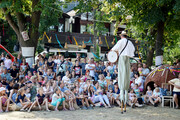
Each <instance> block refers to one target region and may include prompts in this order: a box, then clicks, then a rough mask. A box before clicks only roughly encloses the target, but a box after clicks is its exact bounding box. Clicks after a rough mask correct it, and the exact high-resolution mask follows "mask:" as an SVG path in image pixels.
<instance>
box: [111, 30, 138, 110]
mask: <svg viewBox="0 0 180 120" xmlns="http://www.w3.org/2000/svg"><path fill="white" fill-rule="evenodd" d="M120 37H121V39H120V40H119V41H118V42H117V43H116V45H115V46H114V47H113V48H112V50H113V51H118V53H119V60H118V85H119V89H120V90H121V91H120V93H121V95H120V99H121V101H123V102H124V104H126V102H127V100H128V89H129V84H130V61H129V57H133V56H134V51H135V47H134V45H133V44H132V42H131V41H129V40H127V34H126V32H125V31H122V33H121V34H120ZM124 93H125V96H124ZM123 102H122V103H123ZM121 112H123V111H122V109H121Z"/></svg>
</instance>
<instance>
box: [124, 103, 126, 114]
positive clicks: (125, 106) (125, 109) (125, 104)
mask: <svg viewBox="0 0 180 120" xmlns="http://www.w3.org/2000/svg"><path fill="white" fill-rule="evenodd" d="M124 112H126V103H125V104H124Z"/></svg>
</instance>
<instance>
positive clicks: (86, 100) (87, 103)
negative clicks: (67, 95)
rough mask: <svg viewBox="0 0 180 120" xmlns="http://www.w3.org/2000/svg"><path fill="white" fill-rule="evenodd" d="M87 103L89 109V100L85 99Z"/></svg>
mask: <svg viewBox="0 0 180 120" xmlns="http://www.w3.org/2000/svg"><path fill="white" fill-rule="evenodd" d="M85 102H86V105H87V107H89V102H88V99H87V98H85Z"/></svg>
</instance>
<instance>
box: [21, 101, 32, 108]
mask: <svg viewBox="0 0 180 120" xmlns="http://www.w3.org/2000/svg"><path fill="white" fill-rule="evenodd" d="M30 104H31V103H30V102H26V103H25V105H24V106H23V107H22V108H21V109H20V110H24V109H25V108H26V107H27V106H29V105H30Z"/></svg>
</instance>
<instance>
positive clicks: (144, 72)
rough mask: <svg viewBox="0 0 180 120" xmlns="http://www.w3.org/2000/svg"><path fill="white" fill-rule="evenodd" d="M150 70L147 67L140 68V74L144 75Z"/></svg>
mask: <svg viewBox="0 0 180 120" xmlns="http://www.w3.org/2000/svg"><path fill="white" fill-rule="evenodd" d="M149 72H150V70H149V69H148V68H143V69H142V74H143V75H146V74H148V73H149Z"/></svg>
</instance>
